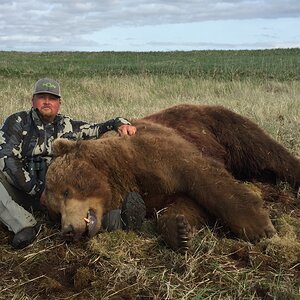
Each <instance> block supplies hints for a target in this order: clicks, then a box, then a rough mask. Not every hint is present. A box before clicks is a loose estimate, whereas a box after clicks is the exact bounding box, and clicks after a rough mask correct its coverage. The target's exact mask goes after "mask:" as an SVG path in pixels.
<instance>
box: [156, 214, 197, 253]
mask: <svg viewBox="0 0 300 300" xmlns="http://www.w3.org/2000/svg"><path fill="white" fill-rule="evenodd" d="M157 225H158V229H159V231H160V233H161V235H162V238H163V240H164V242H165V243H166V244H167V245H168V246H169V247H170V248H172V249H173V250H175V251H179V252H181V253H185V252H186V251H187V250H188V249H189V247H190V241H191V226H190V224H189V222H188V220H187V219H186V217H185V216H184V215H173V216H170V215H168V216H164V215H163V216H160V217H159V218H158V221H157Z"/></svg>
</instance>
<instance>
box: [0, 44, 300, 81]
mask: <svg viewBox="0 0 300 300" xmlns="http://www.w3.org/2000/svg"><path fill="white" fill-rule="evenodd" d="M150 74H153V75H160V74H161V75H168V76H172V75H181V76H188V77H201V78H210V79H211V78H215V79H220V80H236V79H247V78H252V79H253V78H257V79H274V80H280V81H282V80H299V79H300V48H292V49H272V50H224V51H223V50H222V51H221V50H209V51H172V52H7V51H5V52H4V51H1V52H0V76H1V77H23V76H29V77H32V78H34V79H36V78H39V77H43V76H51V77H53V78H60V77H62V76H68V77H69V76H72V77H85V76H89V77H90V76H107V75H113V76H119V75H120V76H121V75H150Z"/></svg>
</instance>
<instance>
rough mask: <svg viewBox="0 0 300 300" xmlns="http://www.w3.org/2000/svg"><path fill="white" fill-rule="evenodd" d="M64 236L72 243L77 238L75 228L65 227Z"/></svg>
mask: <svg viewBox="0 0 300 300" xmlns="http://www.w3.org/2000/svg"><path fill="white" fill-rule="evenodd" d="M62 235H63V237H64V239H65V240H67V241H72V240H73V239H74V236H75V231H74V227H73V226H72V225H71V224H70V225H68V226H64V228H63V229H62Z"/></svg>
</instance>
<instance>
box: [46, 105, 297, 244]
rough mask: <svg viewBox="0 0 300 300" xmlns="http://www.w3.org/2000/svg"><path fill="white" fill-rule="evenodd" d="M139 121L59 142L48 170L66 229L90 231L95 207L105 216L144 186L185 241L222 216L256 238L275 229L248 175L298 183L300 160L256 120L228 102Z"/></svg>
mask: <svg viewBox="0 0 300 300" xmlns="http://www.w3.org/2000/svg"><path fill="white" fill-rule="evenodd" d="M134 124H135V125H136V126H137V128H138V131H137V134H136V135H135V136H132V137H128V136H125V137H121V138H120V137H108V138H103V139H99V140H93V141H80V142H70V141H64V140H57V141H56V142H55V143H54V144H53V149H54V152H55V153H56V155H58V157H57V158H56V159H55V160H54V162H53V163H52V164H51V166H50V167H49V170H48V173H47V182H46V192H47V196H48V200H47V207H48V209H49V210H50V211H51V212H52V213H56V214H60V215H61V222H62V229H63V231H64V230H70V228H72V230H74V232H75V235H76V237H79V236H81V235H83V234H85V232H86V223H85V221H84V218H85V217H86V215H87V211H88V210H89V209H90V208H92V209H93V210H94V211H95V212H96V215H97V218H98V220H101V219H102V215H103V213H105V212H107V211H109V210H111V209H113V208H117V207H120V204H121V202H122V199H124V197H125V196H126V194H127V193H128V192H129V191H137V192H139V193H140V194H141V195H142V196H143V198H144V199H145V202H146V206H147V209H148V213H149V212H150V211H152V210H153V209H156V210H159V209H161V208H164V207H169V209H168V210H167V213H165V214H163V215H162V216H161V217H162V219H161V220H165V221H162V222H159V223H160V224H161V226H160V227H161V229H162V230H161V231H162V232H163V231H164V229H165V228H167V230H172V229H174V227H175V229H176V228H177V227H178V226H179V225H180V226H181V227H180V226H179V227H180V229H178V232H179V233H180V232H181V231H182V232H183V235H182V236H183V238H182V240H183V241H185V239H186V236H187V235H188V234H189V232H188V230H189V229H188V228H189V226H186V221H187V222H188V224H189V225H191V226H194V227H196V228H197V227H200V226H201V225H202V224H203V223H204V222H207V221H208V220H211V219H220V220H221V221H222V222H223V223H225V224H226V225H227V226H229V228H230V229H231V230H232V231H233V232H234V233H235V234H236V235H237V236H239V237H242V238H245V239H249V240H256V239H260V238H263V237H267V236H272V235H273V234H274V233H275V229H274V227H273V225H272V223H271V221H270V219H269V216H268V212H267V211H266V210H265V209H264V208H263V201H262V199H261V197H260V196H259V195H257V194H256V193H254V192H253V191H252V190H251V189H250V188H249V187H248V186H247V185H245V184H244V183H243V182H242V181H243V180H258V181H263V182H275V181H276V178H280V179H281V180H284V181H287V182H289V183H290V184H291V185H293V186H294V187H299V185H300V161H299V160H298V159H297V158H295V157H293V156H292V155H291V154H290V153H289V152H288V151H287V150H286V149H284V148H283V147H282V146H281V145H279V144H278V143H276V142H275V141H274V140H273V139H271V138H270V137H269V136H268V135H267V134H265V133H264V132H263V131H262V130H261V129H260V128H259V127H258V126H257V125H255V124H254V123H253V122H251V121H250V120H248V119H246V118H244V117H242V116H239V115H237V114H235V113H233V112H231V111H229V110H227V109H225V108H223V107H219V106H196V105H179V106H175V107H171V108H169V109H166V110H164V111H162V112H159V113H157V114H154V115H151V116H148V117H146V118H144V119H141V120H136V121H134ZM172 128H173V129H172ZM178 215H180V216H184V220H183V219H182V218H181V217H179V218H178ZM170 220H171V221H170ZM172 220H173V221H174V220H175V221H174V222H173V221H172ZM177 225H178V226H177ZM97 226H98V229H100V226H101V222H100V221H99V222H98V224H97ZM176 226H177V227H176ZM182 228H183V229H182ZM164 235H165V237H166V238H167V236H168V234H167V233H166V232H165V233H164ZM178 239H179V244H180V243H181V242H182V240H180V237H179V238H178ZM169 244H171V247H172V248H174V249H176V248H179V247H180V245H172V241H171V242H169ZM175 244H176V243H175Z"/></svg>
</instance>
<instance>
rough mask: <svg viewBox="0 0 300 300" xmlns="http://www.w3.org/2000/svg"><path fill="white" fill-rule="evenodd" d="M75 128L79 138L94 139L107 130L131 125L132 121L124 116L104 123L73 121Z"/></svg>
mask: <svg viewBox="0 0 300 300" xmlns="http://www.w3.org/2000/svg"><path fill="white" fill-rule="evenodd" d="M72 123H73V124H72V125H73V130H74V132H76V133H77V139H83V140H88V139H94V138H99V137H100V136H101V135H102V134H104V133H105V132H107V131H110V130H115V131H117V130H118V128H119V126H121V125H125V124H127V125H131V123H130V122H129V121H128V120H127V119H124V118H120V117H117V118H115V119H111V120H108V121H106V122H104V123H92V124H90V123H86V122H83V121H72Z"/></svg>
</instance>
